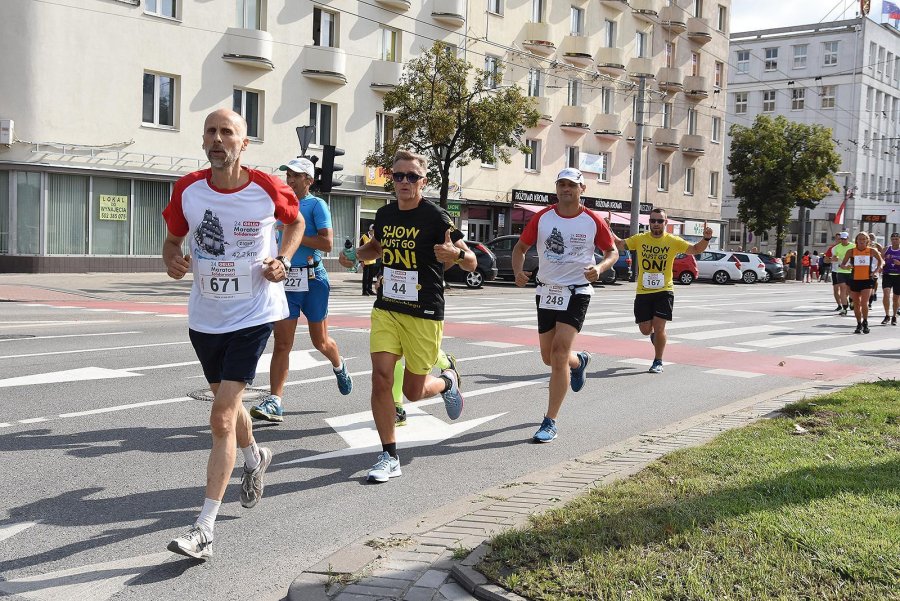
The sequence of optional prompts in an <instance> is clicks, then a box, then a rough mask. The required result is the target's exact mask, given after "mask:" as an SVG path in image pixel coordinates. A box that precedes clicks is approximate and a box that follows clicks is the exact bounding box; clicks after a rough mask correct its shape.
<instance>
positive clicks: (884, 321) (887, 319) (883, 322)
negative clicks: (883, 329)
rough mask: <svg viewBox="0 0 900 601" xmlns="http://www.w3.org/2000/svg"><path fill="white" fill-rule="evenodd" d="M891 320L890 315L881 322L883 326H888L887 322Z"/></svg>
mask: <svg viewBox="0 0 900 601" xmlns="http://www.w3.org/2000/svg"><path fill="white" fill-rule="evenodd" d="M890 320H891V317H890V315H885V316H884V319H882V320H881V325H887V322H889V321H890Z"/></svg>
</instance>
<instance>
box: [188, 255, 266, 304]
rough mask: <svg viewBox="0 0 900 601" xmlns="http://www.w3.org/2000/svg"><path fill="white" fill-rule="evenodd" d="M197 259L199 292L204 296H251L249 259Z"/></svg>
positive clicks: (228, 298) (228, 297)
mask: <svg viewBox="0 0 900 601" xmlns="http://www.w3.org/2000/svg"><path fill="white" fill-rule="evenodd" d="M199 261H200V263H199V267H200V294H202V295H203V297H204V298H209V299H213V300H231V299H248V298H250V297H251V296H253V280H252V279H251V277H250V261H215V260H211V259H200V260H199Z"/></svg>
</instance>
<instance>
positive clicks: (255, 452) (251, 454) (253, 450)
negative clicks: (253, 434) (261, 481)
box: [241, 440, 260, 472]
mask: <svg viewBox="0 0 900 601" xmlns="http://www.w3.org/2000/svg"><path fill="white" fill-rule="evenodd" d="M241 452H243V453H244V465H245V466H247V469H248V470H250V471H251V472H252V471H253V470H255V469H256V468H257V467H259V462H260V458H259V447H258V446H256V441H255V440H254V441H253V442H251V443H250V446H249V447H245V448H243V449H241Z"/></svg>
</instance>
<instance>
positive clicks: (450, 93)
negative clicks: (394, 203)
mask: <svg viewBox="0 0 900 601" xmlns="http://www.w3.org/2000/svg"><path fill="white" fill-rule="evenodd" d="M472 70H473V67H472V65H471V64H469V63H468V62H467V61H465V60H464V59H460V58H458V57H457V56H456V53H455V52H454V50H453V48H451V47H450V46H448V45H447V44H444V43H442V42H435V44H434V45H433V46H432V47H431V48H430V49H428V50H426V51H425V52H424V53H423V54H422V55H421V56H419V57H417V58H415V59H413V60H411V61H410V62H409V63H407V65H406V67H405V68H404V71H403V76H402V78H401V81H400V85H398V86H397V87H396V88H394V89H393V90H391V91H390V92H388V93H387V94H385V97H384V110H386V111H390V112H392V113H394V114H395V117H394V131H393V137H392V138H390V139H386V140H385V143H384V145H383V147H382V148H380V149H376V150H374V151H373V152H370V153H369V155H368V156H367V157H366V165H369V166H379V167H384V168H390V166H391V159H392V157H393V155H394V153H395V152H396V151H397V149H398V148H408V149H410V150H412V151H414V152H417V153H419V154H423V155H425V156H427V157H428V158H429V169H428V181H429V183H430V184H431V185H432V186H434V187H439V189H440V203H441V206H442V207H445V208H446V206H447V192H448V190H449V186H450V169H451V167H453V166H454V165H456V166H458V167H461V166H463V165H468V164H469V163H470V162H472V161H473V160H475V159H478V160H480V161H482V162H484V163H490V164H494V163H496V162H497V161H498V160H499V161H503V162H504V163H509V162H510V158H509V156H510V150H511V149H515V150H518V151H520V152H529V148H528V146H527V145H526V144H525V143H524V141H523V139H522V136H523V135H524V134H525V130H526V129H527V128H529V127H534V126H535V125H537V122H538V119H539V118H540V114H539V113H538V111H537V110H536V108H535V106H534V104H533V102H532V101H531V99H529V98H528V97H527V96H525V95H524V94H523V93H522V90H521V89H520V88H519V87H518V86H515V85H511V86H499V85H498V87H490V86H489V85H488V84H487V79H488V76H489V75H490V76H492V79H493V82H496V83H499V82H500V80H501V77H502V69H499V70H498V71H497V72H495V73H491V74H489V73H487V72H485V71H484V70H483V69H475V75H474V78H472V83H471V87H470V84H469V80H470V72H471V71H472ZM385 138H388V136H387V132H386V135H385Z"/></svg>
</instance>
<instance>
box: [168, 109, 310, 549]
mask: <svg viewBox="0 0 900 601" xmlns="http://www.w3.org/2000/svg"><path fill="white" fill-rule="evenodd" d="M249 143H250V140H249V138H248V137H247V123H246V121H244V119H243V117H241V116H240V115H238V114H237V113H235V112H234V111H230V110H226V109H219V110H216V111H213V112H212V113H210V114H209V116H207V118H206V121H205V124H204V132H203V150H204V151H205V152H206V156H207V158H208V159H209V162H210V168H209V169H204V170H202V171H196V172H194V173H191V174H189V175H186V176H184V177H182V178H181V179H179V180H178V181H177V182H175V186H174V188H173V190H172V198H171V199H170V200H169V204H168V206H167V207H166V209H165V210H164V211H163V217H164V218H165V220H166V226H167V228H168V234H167V236H166V240H165V242H164V243H163V248H162V257H163V261H164V263H165V265H166V271H167V273H168V275H169V277H171V278H174V279H176V280H180V279H181V278H183V277H184V276H185V274H186V273H187V272H189V271H191V272H192V273H193V276H194V277H193V284H192V286H191V295H190V299H189V301H188V327H189V334H190V339H191V343H192V344H193V346H194V351H195V352H196V353H197V358H198V359H199V360H200V364H201V366H202V367H203V374H204V376H205V377H206V381H207V382H209V386H210V388H211V389H212V392H213V395H214V398H213V403H212V409H211V411H210V416H209V425H210V430H211V431H212V451H211V452H210V455H209V462H208V464H207V466H206V495H205V499H204V502H203V507H202V508H201V510H200V515H199V517H198V518H197V521H196V522H195V523H194V526H193V527H191V528H190V530H188V531H187V532H186V533H185V534H183V535H182V536H179V537H177V538H175V539H174V540H172V541H171V542H170V543H169V545H168V549H169V550H170V551H172V552H173V553H178V554H180V555H187V556H189V557H196V558H199V559H208V558H210V557H212V542H213V530H214V526H215V520H216V515H217V514H218V511H219V506H220V504H221V502H222V497H223V496H224V494H225V488H226V487H227V486H228V480H229V479H230V478H231V472H232V470H234V462H235V455H236V452H235V446H239V447H240V448H241V452H242V453H243V455H244V470H243V474H242V476H241V505H242V506H244V507H246V508H251V507H254V506H255V505H256V504H257V503H258V502H259V500H260V498H261V497H262V495H263V485H264V482H263V477H264V476H265V472H266V468H268V467H269V463H270V462H271V461H272V451H271V450H269V449H268V448H266V447H259V446H258V445H257V444H256V441H255V440H254V439H253V426H252V422H251V419H250V415H249V414H248V413H247V410H246V409H244V406H243V405H242V404H241V399H242V395H243V392H244V389H245V388H246V386H247V384H249V383H251V382H253V378H254V377H255V376H256V364H257V362H258V361H259V357H260V356H261V355H262V352H263V350H264V349H265V348H266V343H267V342H268V340H269V336H270V335H271V334H272V327H273V323H274V322H276V321H279V320H281V319H284V318H285V317H287V315H288V308H287V300H286V299H285V296H284V290H283V288H282V286H281V284H280V283H279V282H281V281H283V280H284V279H285V276H286V274H287V270H288V268H289V266H290V265H289V261H288V260H287V259H286V257H289V256H292V255H293V254H294V251H295V250H296V249H297V246H298V245H299V244H300V240H301V237H302V233H303V218H302V216H300V215H299V212H298V206H297V199H296V197H295V196H294V194H293V192H291V190H290V188H288V187H287V186H286V185H285V184H284V182H282V181H281V180H280V179H279V178H277V177H273V176H271V175H268V174H266V173H263V172H261V171H257V170H255V169H249V168H246V167H243V166H242V165H241V154H242V153H243V152H244V150H246V149H247V145H248V144H249ZM276 221H281V222H282V223H283V224H285V226H284V234H283V236H282V240H281V250H280V252H279V251H278V250H276V249H277V248H278V246H277V243H276V240H275V224H276ZM185 239H187V241H188V245H189V248H190V252H189V254H187V255H183V254H182V243H183V242H184V241H185ZM273 255H277V256H275V257H274V258H273Z"/></svg>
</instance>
